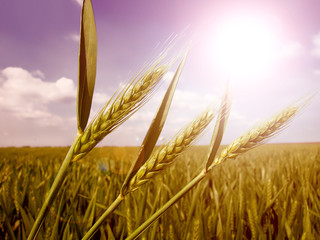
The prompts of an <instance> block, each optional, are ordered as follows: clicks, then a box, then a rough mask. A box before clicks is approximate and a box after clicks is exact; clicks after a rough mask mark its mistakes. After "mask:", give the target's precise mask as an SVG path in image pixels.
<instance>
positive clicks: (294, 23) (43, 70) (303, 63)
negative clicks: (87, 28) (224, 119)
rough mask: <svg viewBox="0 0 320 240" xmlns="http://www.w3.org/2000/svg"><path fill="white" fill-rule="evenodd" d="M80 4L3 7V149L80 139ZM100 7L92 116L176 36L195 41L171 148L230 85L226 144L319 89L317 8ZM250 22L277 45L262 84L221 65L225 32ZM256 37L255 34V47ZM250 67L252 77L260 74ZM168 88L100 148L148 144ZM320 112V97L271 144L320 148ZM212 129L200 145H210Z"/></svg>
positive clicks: (65, 0) (144, 1) (175, 110)
mask: <svg viewBox="0 0 320 240" xmlns="http://www.w3.org/2000/svg"><path fill="white" fill-rule="evenodd" d="M79 2H81V1H80V0H79V1H77V0H48V1H35V0H29V1H18V0H11V1H4V2H2V3H1V8H0V121H1V124H0V147H5V146H23V145H30V146H45V145H52V146H64V145H70V144H71V143H72V140H73V138H74V136H75V134H76V108H75V105H76V85H77V72H78V66H77V64H78V44H79V42H78V41H79V29H80V27H79V24H80V13H81V5H80V3H79ZM92 4H93V8H94V14H95V19H96V25H97V34H98V66H97V79H96V87H95V96H94V102H93V109H92V111H93V112H92V114H91V115H94V113H96V112H97V111H98V110H99V108H100V107H102V106H103V105H104V103H105V102H106V101H107V100H108V98H109V97H110V96H111V95H112V94H113V93H114V91H116V90H117V89H118V88H119V86H121V85H122V84H124V83H126V82H127V81H129V80H130V78H132V77H133V76H134V73H135V72H137V71H138V70H139V69H140V68H141V66H142V65H143V64H144V63H146V62H148V61H149V60H150V59H152V58H154V57H155V56H156V55H157V53H159V52H160V51H161V50H162V49H163V48H161V47H159V44H160V46H165V42H166V40H167V39H168V38H169V37H170V36H171V35H172V34H178V35H179V37H178V42H179V43H182V45H183V44H184V43H187V42H189V40H190V39H192V41H193V44H192V47H191V51H190V54H189V56H188V59H187V62H186V65H185V67H184V70H183V73H182V76H181V78H180V82H179V84H178V87H177V91H176V94H175V97H174V99H173V103H172V108H171V109H170V111H169V115H168V119H167V122H166V125H165V126H164V129H163V134H162V136H161V138H163V139H167V138H170V137H172V136H173V135H174V134H175V133H176V132H177V131H178V130H179V129H180V128H181V126H184V125H186V124H187V123H188V122H189V121H191V120H192V119H193V118H194V117H195V116H196V115H197V114H198V113H200V112H202V110H203V109H205V107H206V106H207V105H208V103H210V102H212V101H213V102H214V103H218V102H219V97H220V96H221V94H222V92H223V89H224V87H225V85H226V82H227V80H231V81H232V85H233V106H232V113H231V116H230V120H229V123H228V126H227V130H226V135H225V138H224V141H223V142H224V143H229V142H230V141H232V140H233V139H234V138H236V137H238V136H239V135H240V134H242V133H243V132H246V131H247V130H248V129H250V128H251V127H252V126H256V125H257V124H258V123H259V122H262V121H263V120H265V119H268V118H269V117H271V116H272V115H273V114H274V113H276V112H278V111H279V110H281V109H282V108H283V107H285V106H286V105H288V104H291V103H293V102H294V101H296V100H297V99H299V98H300V97H302V96H304V95H305V94H310V93H315V92H317V91H319V90H320V14H319V9H320V1H318V0H303V1H302V0H300V1H298V0H295V1H292V0H283V1H272V0H265V1H264V0H261V1H226V0H216V1H213V0H211V1H209V0H208V1H195V0H189V1H185V0H184V1H182V0H176V1H169V0H165V1H150V0H137V1H129V0H126V1H110V0H104V1H102V0H100V1H99V0H92ZM239 16H240V18H237V17H239ZM243 16H246V17H248V18H249V19H251V20H250V21H252V22H255V21H257V22H259V21H260V20H261V21H264V22H266V23H267V24H268V26H269V27H270V34H271V35H272V36H271V37H272V39H275V42H276V45H275V47H274V48H272V51H273V55H272V56H273V60H272V61H273V62H272V66H271V65H270V66H268V67H266V69H265V70H264V71H261V72H258V73H257V74H256V75H250V76H249V75H245V76H243V75H237V74H236V73H237V71H236V70H234V66H233V65H232V64H231V63H230V66H227V67H228V68H227V69H229V71H227V72H224V71H223V70H221V69H222V68H221V65H219V64H221V63H220V62H219V61H220V60H219V57H218V54H217V51H218V50H220V49H217V47H216V46H218V45H217V44H216V42H217V39H218V38H219V36H220V33H221V32H219V29H223V26H227V25H225V23H226V22H228V21H229V22H230V19H236V21H237V19H240V20H241V19H242V18H241V17H243ZM240 20H239V21H240ZM236 21H235V22H236ZM234 28H236V26H235V27H234ZM263 31H264V30H263ZM239 35H241V33H240V34H239ZM254 37H255V36H254V33H253V35H252V36H251V38H252V39H255V38H254ZM236 38H237V37H236ZM242 38H243V36H239V39H242ZM237 39H238V38H237ZM239 41H240V40H239ZM235 42H236V41H235ZM180 45H181V44H176V46H174V48H176V51H180V50H181V49H179V47H180ZM236 46H237V45H236ZM270 51H271V50H270ZM245 55H247V54H246V52H244V56H243V57H245ZM248 55H249V53H248ZM275 56H276V57H275ZM240 57H242V56H240ZM258 61H259V60H256V62H258ZM230 62H232V61H231V60H230ZM239 64H241V62H239ZM251 67H252V72H253V71H254V69H255V65H252V66H251ZM171 71H174V69H172V70H171ZM165 86H167V82H165V83H164V84H163V86H162V87H161V88H160V89H159V90H158V91H157V93H156V95H155V96H154V97H153V98H152V99H151V100H150V102H148V103H147V104H146V105H145V106H144V107H143V108H142V109H141V110H139V111H138V112H137V113H136V114H135V115H134V116H133V117H132V118H130V119H129V120H128V121H127V122H126V123H125V124H124V125H122V126H121V127H119V128H118V129H116V130H115V132H114V133H112V134H110V135H109V136H107V137H106V139H105V140H104V141H103V143H102V144H103V145H138V144H140V143H141V141H142V139H143V137H144V134H145V133H146V131H147V127H148V125H149V124H150V122H151V120H152V118H153V115H154V113H155V110H156V109H157V108H158V105H159V103H160V101H161V98H162V96H163V93H164V87H165ZM319 106H320V96H319V94H317V95H316V96H315V97H314V98H313V99H312V101H311V102H310V104H309V105H308V106H307V107H306V108H305V109H304V110H303V112H302V113H301V114H300V115H299V116H298V118H297V119H295V120H294V121H293V122H292V123H291V124H290V126H289V127H288V129H286V130H285V131H284V132H283V133H281V134H280V135H278V136H276V137H274V138H273V139H272V140H271V142H320V126H319V123H320V111H319ZM212 125H213V124H212ZM212 127H213V126H211V128H210V129H209V130H208V131H207V134H205V135H204V136H203V137H202V138H201V140H200V141H199V143H200V144H208V143H209V141H210V134H211V132H212Z"/></svg>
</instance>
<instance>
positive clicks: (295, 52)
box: [282, 42, 305, 57]
mask: <svg viewBox="0 0 320 240" xmlns="http://www.w3.org/2000/svg"><path fill="white" fill-rule="evenodd" d="M304 53H305V48H304V46H303V45H302V44H301V43H299V42H290V43H288V44H287V45H285V46H284V47H283V48H282V56H284V57H298V56H301V55H303V54H304Z"/></svg>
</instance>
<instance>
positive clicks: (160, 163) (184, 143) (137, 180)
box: [128, 110, 214, 192]
mask: <svg viewBox="0 0 320 240" xmlns="http://www.w3.org/2000/svg"><path fill="white" fill-rule="evenodd" d="M213 118H214V114H213V113H212V111H210V110H206V111H205V112H203V113H202V114H201V115H200V116H198V117H197V118H196V119H195V120H194V121H193V122H192V123H191V124H189V125H188V126H187V127H186V128H185V130H184V131H182V132H181V133H180V134H178V135H177V136H176V137H175V138H174V139H173V140H171V141H170V142H169V143H168V144H166V145H164V146H163V147H161V148H160V149H159V150H158V151H157V152H156V153H155V154H153V155H152V156H151V157H150V158H149V159H148V160H147V161H146V162H145V164H144V165H142V166H141V168H140V169H139V170H138V172H137V173H136V175H135V176H134V177H133V178H132V179H131V181H130V185H129V190H128V192H130V191H134V190H136V189H137V188H138V187H139V186H141V185H143V184H144V183H146V182H147V181H149V180H150V179H151V178H152V177H154V175H156V174H157V173H158V172H160V171H162V170H163V169H165V168H166V167H167V166H168V165H170V164H171V163H172V162H173V160H174V159H175V158H176V157H177V156H178V155H179V154H181V153H182V152H183V150H185V149H186V148H187V147H188V146H190V144H191V143H192V142H193V141H194V140H195V139H196V138H197V136H199V135H200V134H201V132H202V131H203V130H204V129H205V128H206V127H207V126H208V124H209V123H210V122H211V120H212V119H213Z"/></svg>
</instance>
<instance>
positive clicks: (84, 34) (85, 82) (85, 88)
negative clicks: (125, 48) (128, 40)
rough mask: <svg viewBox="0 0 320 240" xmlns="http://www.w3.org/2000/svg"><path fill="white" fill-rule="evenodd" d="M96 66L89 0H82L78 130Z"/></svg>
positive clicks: (88, 105)
mask: <svg viewBox="0 0 320 240" xmlns="http://www.w3.org/2000/svg"><path fill="white" fill-rule="evenodd" d="M96 66H97V33H96V25H95V21H94V16H93V9H92V4H91V0H84V1H83V5H82V14H81V28H80V44H79V73H78V74H79V76H78V96H77V122H78V132H79V133H82V132H83V131H84V129H85V127H86V126H87V122H88V118H89V115H90V109H91V103H92V97H93V91H94V85H95V79H96Z"/></svg>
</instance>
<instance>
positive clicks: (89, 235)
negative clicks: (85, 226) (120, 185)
mask: <svg viewBox="0 0 320 240" xmlns="http://www.w3.org/2000/svg"><path fill="white" fill-rule="evenodd" d="M123 199H124V196H123V195H122V194H119V196H118V197H117V198H116V200H114V201H113V203H112V204H111V205H110V206H109V207H108V209H107V210H106V211H105V212H104V213H103V214H102V215H101V217H100V218H99V219H98V221H96V223H95V224H94V225H93V226H92V227H91V228H90V230H89V231H88V232H87V233H86V234H85V235H84V237H83V238H82V240H88V239H90V238H92V237H93V235H94V234H95V233H96V232H97V231H98V230H99V228H100V227H101V226H102V224H103V222H104V221H105V220H106V218H107V217H108V216H109V214H110V213H112V212H113V211H114V209H115V208H116V207H118V206H119V204H120V203H121V202H122V201H123Z"/></svg>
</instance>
